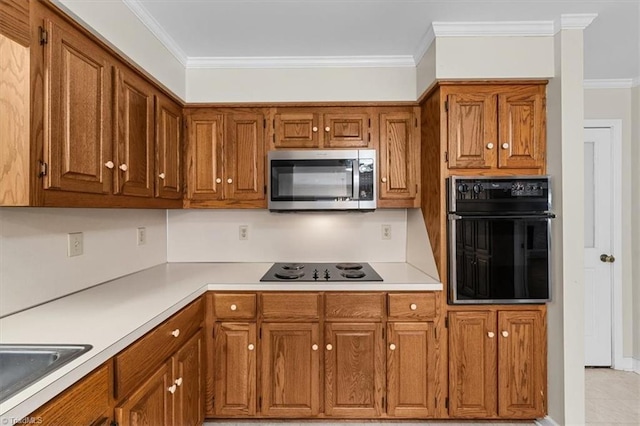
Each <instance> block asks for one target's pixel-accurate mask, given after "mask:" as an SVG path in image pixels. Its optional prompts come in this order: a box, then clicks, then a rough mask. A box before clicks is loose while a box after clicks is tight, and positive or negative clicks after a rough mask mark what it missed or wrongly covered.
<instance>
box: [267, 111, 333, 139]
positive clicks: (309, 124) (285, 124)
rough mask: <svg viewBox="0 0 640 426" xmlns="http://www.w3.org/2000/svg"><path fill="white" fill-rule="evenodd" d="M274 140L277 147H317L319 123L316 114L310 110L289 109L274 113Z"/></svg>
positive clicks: (319, 133)
mask: <svg viewBox="0 0 640 426" xmlns="http://www.w3.org/2000/svg"><path fill="white" fill-rule="evenodd" d="M273 125H274V132H275V133H274V141H273V145H274V147H275V148H277V149H295V148H318V147H319V146H320V135H321V132H320V129H319V126H320V123H319V117H318V114H317V113H315V112H312V111H307V110H301V111H295V110H289V111H287V112H280V111H278V112H276V113H275V115H274V121H273Z"/></svg>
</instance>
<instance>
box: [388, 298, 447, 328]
mask: <svg viewBox="0 0 640 426" xmlns="http://www.w3.org/2000/svg"><path fill="white" fill-rule="evenodd" d="M388 299H389V320H396V319H401V320H405V321H407V320H426V319H434V318H435V317H436V314H437V312H438V311H437V305H436V301H437V298H436V293H434V292H430V293H389V295H388Z"/></svg>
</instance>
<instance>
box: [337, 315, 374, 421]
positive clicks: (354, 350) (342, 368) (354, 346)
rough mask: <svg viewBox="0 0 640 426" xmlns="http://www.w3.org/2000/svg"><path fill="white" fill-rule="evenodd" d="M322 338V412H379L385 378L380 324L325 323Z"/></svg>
mask: <svg viewBox="0 0 640 426" xmlns="http://www.w3.org/2000/svg"><path fill="white" fill-rule="evenodd" d="M325 342H326V344H325V413H326V415H327V416H336V417H377V416H380V415H381V414H382V412H383V403H382V399H383V397H384V381H385V373H384V371H385V351H384V342H383V340H382V324H381V323H363V324H357V323H327V324H326V326H325Z"/></svg>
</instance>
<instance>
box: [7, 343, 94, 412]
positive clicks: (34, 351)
mask: <svg viewBox="0 0 640 426" xmlns="http://www.w3.org/2000/svg"><path fill="white" fill-rule="evenodd" d="M91 348H92V346H91V345H9V344H0V402H3V401H5V400H7V399H9V397H11V396H13V395H15V394H16V393H18V392H20V391H21V390H22V389H24V388H26V387H27V386H29V385H30V384H32V383H33V382H35V381H37V380H40V379H41V378H43V377H45V376H46V375H48V374H50V373H52V372H54V371H56V370H57V369H58V368H60V367H62V366H63V365H65V364H66V363H68V362H70V361H71V360H73V359H75V358H77V357H79V356H80V355H82V354H83V353H85V352H87V351H88V350H89V349H91Z"/></svg>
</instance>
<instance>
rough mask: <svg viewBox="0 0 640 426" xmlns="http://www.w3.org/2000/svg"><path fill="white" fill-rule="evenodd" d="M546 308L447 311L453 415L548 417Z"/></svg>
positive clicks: (450, 390)
mask: <svg viewBox="0 0 640 426" xmlns="http://www.w3.org/2000/svg"><path fill="white" fill-rule="evenodd" d="M545 358H546V325H545V320H544V311H543V310H533V309H532V310H517V311H507V310H504V311H500V310H499V311H496V310H476V311H456V312H450V313H449V401H450V402H449V414H450V415H451V417H454V418H495V417H503V418H510V419H535V418H537V417H541V416H544V413H545V401H546V397H545V392H546V375H547V373H546V359H545Z"/></svg>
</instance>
